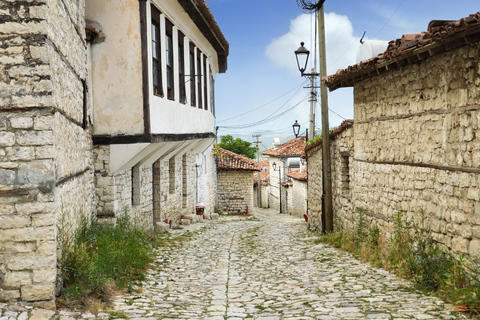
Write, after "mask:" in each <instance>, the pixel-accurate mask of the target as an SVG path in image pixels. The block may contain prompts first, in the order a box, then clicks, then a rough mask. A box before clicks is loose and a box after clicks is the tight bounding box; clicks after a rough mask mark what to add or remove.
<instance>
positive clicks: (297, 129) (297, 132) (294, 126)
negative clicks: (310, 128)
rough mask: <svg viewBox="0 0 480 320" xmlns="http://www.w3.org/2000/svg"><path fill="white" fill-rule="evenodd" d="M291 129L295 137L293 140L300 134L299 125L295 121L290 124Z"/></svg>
mask: <svg viewBox="0 0 480 320" xmlns="http://www.w3.org/2000/svg"><path fill="white" fill-rule="evenodd" d="M292 128H293V134H294V135H295V138H298V134H299V133H300V124H299V123H298V121H297V120H295V123H294V124H292Z"/></svg>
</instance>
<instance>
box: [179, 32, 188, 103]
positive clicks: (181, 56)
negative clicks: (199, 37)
mask: <svg viewBox="0 0 480 320" xmlns="http://www.w3.org/2000/svg"><path fill="white" fill-rule="evenodd" d="M178 88H179V99H180V102H181V103H183V104H185V103H187V92H186V88H185V35H184V34H183V33H182V32H181V31H180V30H179V31H178Z"/></svg>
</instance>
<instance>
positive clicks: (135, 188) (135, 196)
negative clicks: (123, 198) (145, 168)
mask: <svg viewBox="0 0 480 320" xmlns="http://www.w3.org/2000/svg"><path fill="white" fill-rule="evenodd" d="M131 182H132V195H131V201H132V206H138V205H139V204H140V167H139V166H134V167H133V168H132V170H131Z"/></svg>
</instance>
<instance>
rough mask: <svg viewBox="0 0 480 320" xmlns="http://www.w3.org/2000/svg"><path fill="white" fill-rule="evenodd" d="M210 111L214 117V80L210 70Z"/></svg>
mask: <svg viewBox="0 0 480 320" xmlns="http://www.w3.org/2000/svg"><path fill="white" fill-rule="evenodd" d="M210 111H211V112H212V113H213V116H215V79H214V78H213V74H212V70H210Z"/></svg>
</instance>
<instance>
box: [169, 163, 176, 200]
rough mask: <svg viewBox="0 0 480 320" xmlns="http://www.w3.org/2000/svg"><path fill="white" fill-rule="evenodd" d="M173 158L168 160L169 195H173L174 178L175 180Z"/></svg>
mask: <svg viewBox="0 0 480 320" xmlns="http://www.w3.org/2000/svg"><path fill="white" fill-rule="evenodd" d="M175 167H176V166H175V157H172V158H170V160H168V191H169V193H175V188H176V187H175V178H176V168H175Z"/></svg>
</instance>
